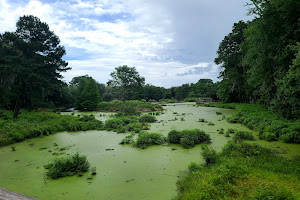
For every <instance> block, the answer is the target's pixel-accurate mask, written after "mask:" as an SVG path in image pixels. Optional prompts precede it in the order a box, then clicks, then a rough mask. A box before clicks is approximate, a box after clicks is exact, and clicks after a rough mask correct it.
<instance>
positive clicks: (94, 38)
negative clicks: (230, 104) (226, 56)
mask: <svg viewBox="0 0 300 200" xmlns="http://www.w3.org/2000/svg"><path fill="white" fill-rule="evenodd" d="M245 4H246V0H64V1H61V0H0V13H1V15H0V33H3V32H5V31H14V30H15V29H16V27H15V24H16V22H17V20H18V18H19V17H20V16H22V15H35V16H37V17H39V18H40V19H41V20H42V21H43V22H46V23H47V24H48V25H49V26H50V29H51V30H52V31H54V32H55V33H56V34H57V35H58V36H59V38H60V40H61V44H62V45H64V46H65V48H66V52H67V54H66V56H64V59H65V60H67V61H68V63H69V66H70V67H72V70H70V71H68V72H67V73H65V74H64V77H65V78H64V80H65V81H67V82H69V81H70V80H71V79H72V78H73V77H75V76H81V75H85V74H88V75H90V76H92V77H93V78H94V79H96V80H97V81H98V82H100V83H106V82H107V80H108V79H109V78H110V76H109V75H110V73H111V72H112V71H113V70H114V68H115V67H118V66H121V65H128V66H130V67H136V69H137V71H138V72H139V73H140V74H141V75H142V76H144V77H145V78H146V83H149V84H153V85H156V86H164V87H171V86H178V85H181V84H184V83H195V82H197V81H198V80H199V79H200V78H210V79H212V80H214V81H217V80H218V79H217V77H218V74H219V68H218V66H217V65H215V64H214V63H213V61H214V58H215V57H216V51H217V49H218V45H219V43H220V42H221V41H222V39H223V38H224V36H225V35H227V34H228V33H229V32H231V29H232V25H233V23H234V22H238V21H239V20H249V17H247V16H246V13H247V8H246V7H245Z"/></svg>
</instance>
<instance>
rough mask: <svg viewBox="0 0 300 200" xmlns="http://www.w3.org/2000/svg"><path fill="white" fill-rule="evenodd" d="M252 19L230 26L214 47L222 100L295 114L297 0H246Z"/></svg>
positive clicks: (298, 89)
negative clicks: (228, 30)
mask: <svg viewBox="0 0 300 200" xmlns="http://www.w3.org/2000/svg"><path fill="white" fill-rule="evenodd" d="M249 8H250V9H249V14H253V15H255V18H254V19H253V20H252V21H249V22H243V21H240V22H238V23H235V24H234V25H233V29H232V32H231V33H229V34H228V35H227V36H225V37H224V40H223V41H222V42H221V43H220V45H219V49H218V51H217V53H218V57H217V58H216V59H215V63H216V64H219V65H220V66H221V68H222V71H221V73H220V78H221V79H222V81H221V82H220V83H219V89H218V96H219V98H220V99H221V100H222V101H223V102H247V103H260V104H264V105H266V106H267V107H268V108H270V109H271V110H273V111H275V112H277V113H279V114H281V115H282V116H284V117H286V118H290V119H295V118H299V117H300V43H299V42H300V1H294V0H251V4H249Z"/></svg>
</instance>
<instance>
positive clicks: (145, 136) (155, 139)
mask: <svg viewBox="0 0 300 200" xmlns="http://www.w3.org/2000/svg"><path fill="white" fill-rule="evenodd" d="M165 142H166V138H165V137H164V136H163V135H162V134H161V133H147V132H142V133H140V134H139V136H138V138H137V140H136V142H135V146H136V147H139V148H142V149H145V148H147V147H148V146H151V145H160V144H163V143H165Z"/></svg>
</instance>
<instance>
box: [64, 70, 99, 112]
mask: <svg viewBox="0 0 300 200" xmlns="http://www.w3.org/2000/svg"><path fill="white" fill-rule="evenodd" d="M99 85H100V84H99V83H97V82H96V81H95V80H94V79H93V78H92V77H90V76H88V75H85V76H77V77H74V78H73V79H72V80H71V82H70V88H72V90H73V95H74V97H75V102H76V103H75V105H76V108H77V109H79V110H95V109H96V108H97V106H98V103H99V102H100V101H101V96H100V93H99V87H98V86H99Z"/></svg>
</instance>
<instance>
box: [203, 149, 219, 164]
mask: <svg viewBox="0 0 300 200" xmlns="http://www.w3.org/2000/svg"><path fill="white" fill-rule="evenodd" d="M201 155H202V157H203V158H204V160H205V163H206V164H207V165H209V164H214V163H215V162H216V161H217V152H216V150H214V149H213V148H211V147H208V146H206V145H205V146H203V147H202V152H201Z"/></svg>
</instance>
